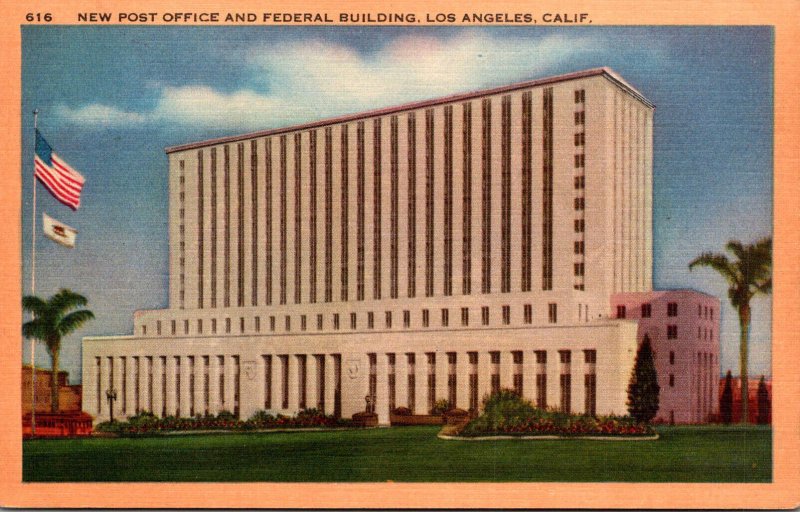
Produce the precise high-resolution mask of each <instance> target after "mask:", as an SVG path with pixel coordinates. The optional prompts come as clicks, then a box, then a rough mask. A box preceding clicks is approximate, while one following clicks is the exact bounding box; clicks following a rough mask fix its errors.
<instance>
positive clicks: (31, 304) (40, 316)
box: [22, 288, 94, 412]
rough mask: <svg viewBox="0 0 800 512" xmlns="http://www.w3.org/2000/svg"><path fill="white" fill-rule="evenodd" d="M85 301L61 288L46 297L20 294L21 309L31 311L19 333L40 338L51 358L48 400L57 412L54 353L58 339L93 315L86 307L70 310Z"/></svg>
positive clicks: (56, 350)
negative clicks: (21, 295)
mask: <svg viewBox="0 0 800 512" xmlns="http://www.w3.org/2000/svg"><path fill="white" fill-rule="evenodd" d="M87 303H88V301H87V300H86V297H84V296H83V295H79V294H77V293H75V292H73V291H71V290H67V289H63V288H62V289H61V290H59V291H58V293H56V294H55V295H53V296H52V297H50V298H49V299H47V300H45V299H41V298H39V297H36V296H35V295H26V296H25V297H22V309H23V310H25V311H27V312H29V313H32V314H33V319H32V320H30V321H28V322H25V323H24V324H22V335H23V336H25V337H26V338H33V339H35V340H39V341H43V342H44V344H45V346H46V347H47V352H48V353H49V354H50V358H51V359H52V361H53V371H52V389H51V393H52V394H51V400H50V406H51V410H52V412H58V357H59V353H60V351H61V339H62V338H63V337H64V336H66V335H68V334H69V333H71V332H73V331H75V330H76V329H78V328H79V327H80V326H81V325H83V324H84V323H86V322H88V321H89V320H91V319H93V318H94V313H92V312H91V311H89V310H88V309H79V310H77V311H72V310H74V309H77V308H79V307H81V306H85V305H86V304H87ZM34 371H35V369H34Z"/></svg>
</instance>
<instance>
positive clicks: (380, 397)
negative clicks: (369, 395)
mask: <svg viewBox="0 0 800 512" xmlns="http://www.w3.org/2000/svg"><path fill="white" fill-rule="evenodd" d="M387 357H388V356H387V355H386V354H385V353H378V354H377V377H378V378H377V381H378V382H377V384H378V385H377V390H376V392H375V400H376V403H375V413H376V414H377V415H378V423H380V424H381V425H388V424H389V384H388V383H389V375H388V371H389V365H388V361H387Z"/></svg>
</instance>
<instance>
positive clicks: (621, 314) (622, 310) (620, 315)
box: [617, 306, 626, 318]
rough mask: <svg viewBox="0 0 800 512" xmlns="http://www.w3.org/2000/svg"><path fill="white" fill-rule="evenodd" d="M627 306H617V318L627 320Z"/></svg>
mask: <svg viewBox="0 0 800 512" xmlns="http://www.w3.org/2000/svg"><path fill="white" fill-rule="evenodd" d="M625 313H626V309H625V306H617V318H625Z"/></svg>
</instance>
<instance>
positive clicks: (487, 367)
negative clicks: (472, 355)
mask: <svg viewBox="0 0 800 512" xmlns="http://www.w3.org/2000/svg"><path fill="white" fill-rule="evenodd" d="M491 392H492V364H491V356H490V355H489V352H486V351H481V352H479V353H478V407H479V408H481V409H482V407H483V399H484V398H486V397H487V396H489V394H490V393H491Z"/></svg>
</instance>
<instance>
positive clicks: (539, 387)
mask: <svg viewBox="0 0 800 512" xmlns="http://www.w3.org/2000/svg"><path fill="white" fill-rule="evenodd" d="M535 354H536V407H539V408H541V409H544V408H546V407H547V352H545V351H544V350H537V351H536V352H535Z"/></svg>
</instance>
